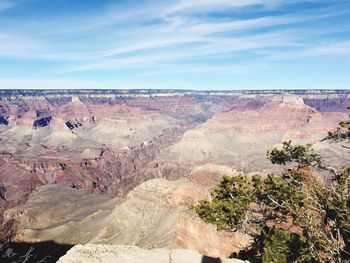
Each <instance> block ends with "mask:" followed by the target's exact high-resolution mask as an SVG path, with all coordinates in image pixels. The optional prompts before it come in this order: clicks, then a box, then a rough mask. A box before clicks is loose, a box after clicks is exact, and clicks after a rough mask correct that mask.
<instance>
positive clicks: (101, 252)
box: [58, 244, 249, 263]
mask: <svg viewBox="0 0 350 263" xmlns="http://www.w3.org/2000/svg"><path fill="white" fill-rule="evenodd" d="M97 262H114V263H125V262H128V263H184V262H186V263H218V262H221V263H249V262H248V261H243V260H239V259H220V258H211V257H207V256H203V255H200V254H199V253H198V252H196V251H193V250H189V249H171V250H170V249H151V250H146V249H142V248H138V247H135V246H111V245H94V244H86V245H77V246H75V247H73V248H72V249H71V250H69V251H68V253H67V254H66V255H64V256H63V257H61V258H60V259H59V260H58V263H97Z"/></svg>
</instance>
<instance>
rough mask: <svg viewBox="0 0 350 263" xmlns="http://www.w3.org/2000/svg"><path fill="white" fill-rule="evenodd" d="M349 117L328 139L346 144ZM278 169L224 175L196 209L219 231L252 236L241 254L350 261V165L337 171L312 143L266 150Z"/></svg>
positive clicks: (283, 259)
mask: <svg viewBox="0 0 350 263" xmlns="http://www.w3.org/2000/svg"><path fill="white" fill-rule="evenodd" d="M349 139H350V122H349V121H343V122H341V123H340V126H339V127H338V128H337V129H336V130H335V131H330V132H329V133H328V135H327V137H326V138H325V140H328V141H329V142H330V143H342V146H343V147H345V148H348V146H347V145H346V144H347V143H349ZM267 158H268V159H269V160H270V161H271V162H272V164H275V165H282V166H284V171H283V172H282V173H281V174H279V175H275V174H268V175H267V176H266V177H262V176H260V175H254V176H252V177H248V176H246V175H240V176H234V177H232V176H224V177H223V179H222V181H221V183H220V184H219V185H217V186H216V188H215V189H214V191H213V192H212V193H211V196H212V198H211V200H203V201H201V202H200V203H199V204H198V205H197V206H196V207H195V211H196V212H197V214H198V215H199V216H200V217H201V218H202V219H203V220H204V221H205V222H207V223H211V224H215V225H216V226H217V228H218V229H220V230H228V231H237V230H243V231H244V232H246V233H248V234H250V235H252V236H253V237H254V242H253V244H252V245H251V247H250V248H249V249H247V250H245V251H241V252H240V253H239V254H238V255H232V256H236V257H237V256H238V257H239V258H242V259H249V260H250V261H251V262H263V263H266V262H279V263H283V262H310V263H313V262H315V263H316V262H332V263H333V262H334V263H336V262H339V263H341V262H349V261H350V194H349V189H350V166H344V167H342V168H341V169H340V170H339V171H338V170H336V169H335V168H334V167H331V166H330V165H329V164H327V160H326V159H323V158H322V156H320V155H319V154H318V153H316V152H315V151H314V150H313V149H312V145H311V144H306V145H293V144H292V142H291V141H285V142H283V144H282V147H281V148H273V149H272V150H270V151H268V152H267Z"/></svg>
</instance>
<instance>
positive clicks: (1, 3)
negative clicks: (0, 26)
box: [0, 0, 16, 11]
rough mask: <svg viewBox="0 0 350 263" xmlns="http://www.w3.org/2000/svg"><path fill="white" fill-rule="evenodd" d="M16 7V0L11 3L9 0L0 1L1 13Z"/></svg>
mask: <svg viewBox="0 0 350 263" xmlns="http://www.w3.org/2000/svg"><path fill="white" fill-rule="evenodd" d="M15 5H16V2H15V0H13V1H9V0H0V11H2V10H6V9H10V8H12V7H14V6H15Z"/></svg>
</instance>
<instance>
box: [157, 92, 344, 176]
mask: <svg viewBox="0 0 350 263" xmlns="http://www.w3.org/2000/svg"><path fill="white" fill-rule="evenodd" d="M346 118H347V116H346V114H345V113H343V112H341V111H340V110H339V112H319V111H317V110H316V109H315V108H312V107H310V106H308V105H306V104H305V103H304V101H303V99H302V97H298V96H295V95H290V94H281V95H276V96H274V97H272V99H271V100H270V101H268V102H266V103H264V104H262V105H258V106H257V105H256V104H248V105H246V106H245V107H235V108H233V109H231V110H228V111H224V112H218V113H215V114H214V116H213V117H212V118H210V119H208V120H207V121H206V122H204V123H203V124H200V125H198V126H197V127H196V128H195V129H191V130H188V131H186V132H185V133H184V136H183V137H182V139H181V141H179V142H178V143H176V144H174V145H172V146H170V147H168V148H166V149H165V150H164V151H162V153H161V154H160V155H159V158H161V159H164V160H173V159H176V158H178V160H179V161H181V162H183V163H187V162H192V163H196V164H198V163H201V164H205V163H207V162H212V163H216V164H223V165H229V166H231V167H233V168H235V169H237V170H241V171H246V172H251V171H263V170H265V171H269V170H273V169H274V167H273V166H272V165H271V164H269V163H268V161H267V160H266V157H265V154H266V151H267V150H268V149H271V148H272V147H273V146H277V145H278V144H279V143H281V141H284V140H293V141H294V142H296V143H305V142H311V143H314V148H316V149H317V150H319V151H320V153H321V154H323V155H325V156H328V157H329V158H331V159H332V160H334V161H335V163H337V164H341V163H340V162H339V160H336V158H337V157H339V156H343V154H344V149H341V147H339V145H334V144H329V143H328V142H323V143H322V142H321V139H322V138H324V137H325V136H326V134H327V131H329V130H332V129H334V127H336V126H337V124H338V123H339V120H342V119H346ZM343 161H349V160H343Z"/></svg>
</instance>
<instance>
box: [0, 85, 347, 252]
mask: <svg viewBox="0 0 350 263" xmlns="http://www.w3.org/2000/svg"><path fill="white" fill-rule="evenodd" d="M349 104H350V92H349V91H322V92H320V91H288V92H286V91H242V92H241V91H234V92H233V91H232V92H230V91H222V92H212V91H203V92H201V91H197V92H194V91H178V90H168V91H160V90H135V91H128V90H125V91H110V90H82V91H74V90H72V91H68V90H63V91H59V90H47V91H45V90H40V91H39V90H11V91H10V90H9V91H6V90H2V91H0V142H1V143H0V186H1V187H2V188H3V189H4V190H5V191H4V193H5V195H4V196H3V197H4V198H3V199H0V205H1V209H0V211H1V215H2V214H3V213H4V218H3V220H11V219H16V220H17V222H18V225H19V229H20V231H19V234H18V235H17V236H16V239H17V240H19V241H46V240H54V241H56V242H58V243H69V244H79V243H86V242H93V243H102V244H117V245H138V246H140V247H143V248H173V247H184V248H192V249H195V250H197V251H199V252H200V253H206V254H211V255H213V256H228V255H229V254H228V253H229V252H232V251H234V249H237V248H233V247H231V246H229V245H220V246H219V247H218V246H217V244H218V243H219V244H224V243H225V244H226V243H227V244H229V243H230V244H231V243H234V241H235V240H238V239H239V240H245V241H244V242H249V238H247V237H244V235H243V234H242V235H243V237H242V236H239V237H237V236H227V235H226V234H225V233H219V232H217V231H216V230H215V228H213V227H212V226H206V225H205V224H204V223H202V222H200V221H199V220H198V218H196V216H195V215H193V214H192V212H191V211H190V210H189V207H190V206H191V205H192V204H194V203H196V202H197V201H198V200H200V199H203V198H205V197H207V196H208V193H209V192H210V189H211V187H212V186H213V184H215V183H216V182H218V180H220V177H221V176H222V175H223V174H238V173H240V172H245V173H252V172H260V173H267V172H269V171H274V170H275V169H276V168H275V167H273V166H272V165H271V164H269V163H268V162H267V161H266V158H265V154H266V151H267V150H268V149H270V148H271V147H272V146H276V145H278V144H280V143H281V142H282V141H284V140H289V139H291V140H293V141H295V142H301V143H303V142H312V143H313V144H314V148H315V149H316V150H317V151H318V152H319V153H321V154H322V155H323V156H327V157H328V159H330V160H331V161H332V165H335V166H337V165H341V163H343V162H349V161H350V160H347V159H346V158H347V157H346V156H345V155H344V149H342V148H341V147H340V146H337V145H334V144H328V143H323V142H321V139H322V138H324V136H325V135H326V133H327V131H328V130H332V129H333V128H334V127H336V125H337V123H338V122H339V121H340V120H343V119H345V118H346V117H347V115H348V113H347V109H346V108H347V106H348V105H349ZM340 160H341V161H340ZM157 178H158V179H157ZM150 180H151V181H150ZM168 180H172V181H171V182H169V181H168ZM147 181H148V182H147ZM50 208H54V209H50ZM135 226H141V228H142V231H141V232H140V231H138V232H137V233H136V232H133V231H135ZM190 229H191V230H190ZM193 229H195V230H193ZM191 231H192V232H191ZM193 231H195V232H193ZM201 233H206V235H207V238H205V239H203V238H202V237H201V236H200V235H202V234H201ZM237 235H240V234H239V233H238V234H237ZM203 240H207V241H205V242H204V243H203ZM211 240H214V241H211ZM215 240H216V241H218V240H221V241H220V242H215ZM225 240H226V241H227V240H230V242H225Z"/></svg>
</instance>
